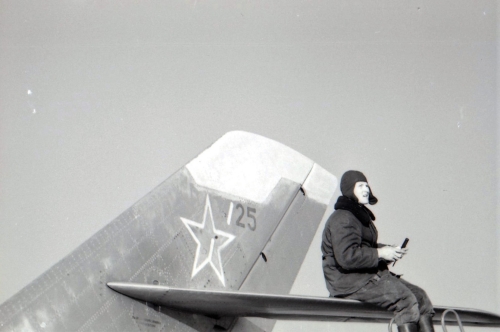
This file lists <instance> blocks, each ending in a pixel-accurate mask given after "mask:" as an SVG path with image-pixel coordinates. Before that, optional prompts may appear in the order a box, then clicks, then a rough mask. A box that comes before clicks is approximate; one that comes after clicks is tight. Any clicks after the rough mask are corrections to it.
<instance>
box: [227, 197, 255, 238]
mask: <svg viewBox="0 0 500 332" xmlns="http://www.w3.org/2000/svg"><path fill="white" fill-rule="evenodd" d="M233 208H234V204H233V202H231V204H230V205H229V212H228V216H227V224H228V225H229V224H230V223H231V219H232V215H233ZM235 209H236V210H237V211H238V212H236V213H237V215H238V217H237V218H236V225H237V226H239V227H242V228H246V226H248V228H250V230H252V231H255V230H256V229H257V218H256V217H255V214H256V213H257V209H255V208H253V207H249V206H247V207H246V209H245V207H244V206H243V205H242V204H241V203H238V204H236V208H235ZM245 210H246V214H245Z"/></svg>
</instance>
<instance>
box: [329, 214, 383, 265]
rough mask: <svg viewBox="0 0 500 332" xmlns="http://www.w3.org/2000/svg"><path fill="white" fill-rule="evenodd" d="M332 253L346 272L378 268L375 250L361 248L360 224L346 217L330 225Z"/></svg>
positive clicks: (377, 257)
mask: <svg viewBox="0 0 500 332" xmlns="http://www.w3.org/2000/svg"><path fill="white" fill-rule="evenodd" d="M331 227H332V229H331V234H332V244H333V252H334V255H335V260H336V261H337V263H338V264H339V265H340V266H341V267H342V268H343V269H346V270H357V269H367V268H374V267H377V266H378V260H379V256H378V252H377V248H371V247H361V242H362V241H361V238H362V237H361V234H362V231H361V227H362V226H361V224H359V222H358V221H356V220H352V219H350V218H348V217H347V216H342V217H341V218H340V219H339V220H337V222H334V223H331Z"/></svg>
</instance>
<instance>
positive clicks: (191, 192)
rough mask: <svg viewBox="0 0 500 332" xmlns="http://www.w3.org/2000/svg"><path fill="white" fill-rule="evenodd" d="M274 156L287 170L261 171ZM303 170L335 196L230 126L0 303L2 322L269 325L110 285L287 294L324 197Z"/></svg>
mask: <svg viewBox="0 0 500 332" xmlns="http://www.w3.org/2000/svg"><path fill="white" fill-rule="evenodd" d="M262 151H264V153H263V154H262ZM280 154H289V155H288V156H286V157H285V158H284V159H283V157H282V156H280ZM249 158H250V159H249ZM266 158H267V159H266ZM245 159H246V160H245ZM258 159H260V160H258ZM294 161H295V163H296V165H294V164H293V162H294ZM280 163H281V164H282V165H279V164H280ZM270 164H275V165H274V167H285V168H287V167H288V168H295V169H294V170H292V171H291V173H290V170H285V173H286V174H289V175H286V174H285V176H281V174H280V172H281V170H279V169H277V170H276V171H275V172H272V174H271V173H270V174H267V173H266V172H268V171H269V170H268V168H269V167H271V166H272V165H271V166H270ZM276 164H278V166H276ZM297 167H299V168H300V169H297ZM207 172H208V173H207ZM213 172H215V173H213ZM287 172H288V173H287ZM318 172H319V173H318ZM252 173H256V174H252ZM257 173H258V174H257ZM310 173H316V174H320V177H321V176H322V177H325V176H326V178H327V179H329V181H330V182H328V181H327V183H326V185H330V186H331V188H329V190H328V192H327V195H326V196H328V195H331V194H332V193H333V190H334V187H335V181H336V180H335V178H334V177H333V176H331V175H329V174H328V173H326V171H324V170H322V169H321V170H319V171H318V166H317V165H315V164H314V163H312V162H311V161H310V160H308V159H307V158H305V157H303V156H301V155H299V154H298V153H296V152H294V151H292V150H291V149H288V148H286V147H284V146H281V145H280V144H278V143H276V142H273V141H270V140H267V139H264V138H262V137H259V136H256V135H252V134H247V133H241V132H236V133H230V134H227V135H226V136H224V137H223V138H222V139H221V140H219V141H218V142H217V143H215V144H214V146H212V147H211V148H209V149H207V150H206V151H205V152H204V153H203V154H201V155H200V156H199V157H198V158H196V159H195V160H193V161H192V162H191V163H190V164H188V165H187V166H186V167H183V168H181V169H180V170H179V171H178V172H176V173H175V174H173V175H172V176H171V177H170V178H168V179H167V180H166V181H165V182H163V183H162V184H160V185H159V186H158V187H157V188H155V189H154V190H153V191H151V192H150V193H149V194H148V195H146V196H145V197H144V198H143V199H141V200H140V201H138V202H137V203H136V204H134V205H133V206H132V207H130V208H129V209H128V210H126V211H125V212H124V213H122V214H121V215H120V216H119V217H117V218H116V219H115V220H113V221H112V222H110V223H109V224H108V225H107V226H106V227H104V228H103V229H102V230H100V231H99V232H98V233H96V234H95V235H94V236H92V237H91V238H90V239H89V240H87V241H86V242H85V243H83V244H82V245H80V246H79V247H78V248H77V249H75V250H74V251H73V252H72V253H70V254H69V255H68V256H67V257H66V258H64V259H63V260H61V261H60V262H59V263H57V264H56V265H54V266H53V267H52V268H51V269H49V270H48V271H47V272H46V273H44V274H43V275H41V276H40V277H39V278H37V279H36V280H35V281H33V282H32V283H31V284H29V285H28V286H27V287H26V288H24V289H23V290H21V291H20V292H19V293H17V294H16V295H15V296H13V297H12V298H11V299H9V300H8V301H6V302H5V303H4V304H2V305H1V306H0V330H1V331H210V330H212V329H214V328H215V326H220V327H223V328H225V329H233V330H245V331H251V330H255V331H260V330H262V329H264V330H269V329H271V328H272V325H273V324H274V321H272V320H259V319H251V318H249V319H247V318H240V319H239V320H238V321H237V320H236V319H219V317H207V316H205V315H201V314H194V313H187V312H182V311H175V310H170V309H167V308H164V307H159V306H155V305H151V304H149V303H146V302H143V301H138V300H135V299H132V298H129V297H126V296H124V295H121V294H119V293H117V292H115V291H113V290H111V289H110V288H108V287H107V283H108V282H116V281H122V282H135V283H141V284H149V285H168V286H171V287H182V288H191V289H206V290H231V291H238V290H242V291H251V292H272V293H278V294H287V293H288V292H289V290H290V288H291V286H292V283H293V281H294V280H295V276H296V274H297V272H298V270H299V268H300V265H301V262H302V260H303V258H304V256H305V254H306V251H307V250H308V248H309V244H310V242H311V240H312V238H313V236H314V234H315V231H316V229H317V227H318V224H319V222H320V221H321V219H322V217H323V214H324V212H325V209H326V206H327V204H326V203H327V201H326V200H325V199H324V198H323V199H317V198H311V197H309V196H308V194H307V191H306V190H305V189H304V188H305V187H307V184H306V185H305V186H304V182H305V181H306V179H307V178H308V176H309V177H310V175H311V174H310ZM212 182H214V183H215V184H211V183H212ZM225 182H233V183H225ZM241 186H242V187H241ZM245 187H246V188H245ZM312 187H314V185H313V186H312ZM312 187H311V188H312ZM301 188H302V190H301ZM313 192H314V189H313V190H312V191H311V194H312V196H314V194H313ZM319 194H320V196H321V195H323V197H326V196H325V195H324V193H319ZM316 196H317V195H316ZM290 258H293V259H290Z"/></svg>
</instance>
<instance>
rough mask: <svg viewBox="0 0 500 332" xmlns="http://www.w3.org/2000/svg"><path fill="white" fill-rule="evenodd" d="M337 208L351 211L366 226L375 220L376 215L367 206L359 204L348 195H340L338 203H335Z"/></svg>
mask: <svg viewBox="0 0 500 332" xmlns="http://www.w3.org/2000/svg"><path fill="white" fill-rule="evenodd" d="M335 210H347V211H349V212H351V213H352V214H354V216H355V217H356V218H358V220H359V221H361V223H362V224H363V225H365V226H368V225H369V224H370V221H371V220H375V215H373V213H372V211H370V210H369V209H368V208H367V207H366V206H364V205H359V204H358V203H356V202H355V201H353V200H352V199H350V198H348V197H346V196H339V198H338V199H337V203H335Z"/></svg>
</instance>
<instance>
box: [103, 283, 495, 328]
mask: <svg viewBox="0 0 500 332" xmlns="http://www.w3.org/2000/svg"><path fill="white" fill-rule="evenodd" d="M108 286H109V287H110V288H112V289H113V290H115V291H117V292H119V293H122V294H124V295H127V296H129V297H131V298H134V299H137V300H141V301H146V302H149V303H152V304H155V305H159V306H164V307H168V308H170V309H175V310H180V311H188V312H193V313H198V314H203V315H207V316H213V317H224V316H238V317H245V316H246V317H266V318H274V319H292V320H327V321H364V322H386V323H387V322H388V321H389V320H390V319H391V318H392V313H391V312H388V311H386V310H384V309H381V308H379V307H376V306H373V305H368V304H364V303H361V302H358V301H352V300H341V299H334V298H326V297H309V296H299V295H273V294H256V293H242V292H226V291H211V290H195V289H181V288H171V287H166V286H159V285H147V284H136V283H127V282H110V283H108ZM446 309H453V310H455V311H456V312H457V313H458V314H459V316H460V319H461V320H462V323H463V324H464V325H475V326H490V327H500V316H498V315H496V314H493V313H489V312H486V311H481V310H475V309H464V308H448V307H435V310H436V315H435V317H434V321H435V322H439V321H440V319H441V315H442V313H443V312H444V311H445V310H446ZM447 322H449V323H450V324H454V323H455V317H454V315H447Z"/></svg>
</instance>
